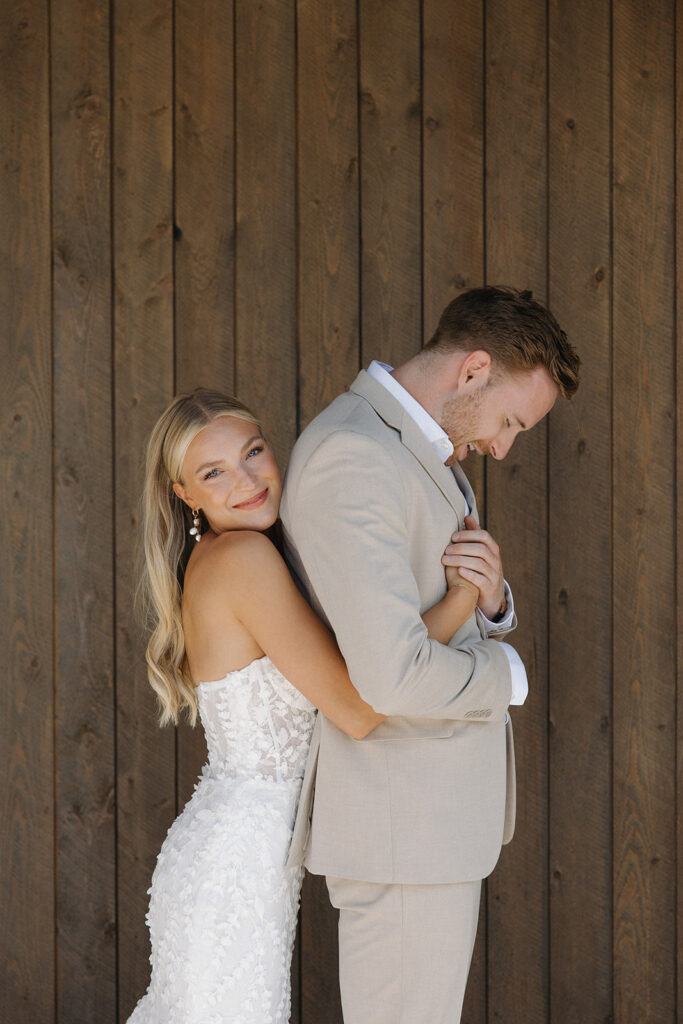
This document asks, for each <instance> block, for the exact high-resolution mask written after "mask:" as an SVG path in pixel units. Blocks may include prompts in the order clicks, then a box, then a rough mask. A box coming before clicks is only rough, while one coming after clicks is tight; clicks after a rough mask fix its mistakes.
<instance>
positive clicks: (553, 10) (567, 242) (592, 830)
mask: <svg viewBox="0 0 683 1024" xmlns="http://www.w3.org/2000/svg"><path fill="white" fill-rule="evenodd" d="M549 14H550V25H549V39H550V50H549V57H550V66H549V79H550V81H549V94H550V138H549V164H550V187H549V232H550V239H549V299H550V305H551V308H552V309H553V312H554V313H555V315H556V316H557V318H558V320H559V322H560V324H561V325H562V327H563V328H564V329H565V331H566V332H567V334H568V336H569V338H570V340H571V341H572V342H573V343H574V344H575V346H576V347H577V349H578V351H579V354H580V356H581V359H582V362H583V367H582V382H581V386H580V389H579V392H578V394H577V396H576V398H575V399H573V400H572V401H571V403H568V402H565V401H562V400H560V401H558V402H557V404H556V406H555V409H554V410H553V412H552V414H551V416H550V442H549V452H548V456H549V457H548V469H549V531H550V532H549V553H550V554H549V558H550V565H549V592H550V594H549V611H550V619H549V627H550V628H549V647H550V650H549V675H550V698H549V720H550V734H549V747H550V761H549V797H550V802H549V842H550V846H549V865H550V886H551V888H550V975H549V984H550V1019H551V1020H553V1021H563V1022H564V1021H566V1024H591V1022H592V1024H603V1022H604V1021H605V1020H607V1019H608V1018H609V1017H610V1015H611V1012H612V982H611V979H612V942H611V925H610V919H611V901H612V897H611V845H612V828H611V760H612V743H611V738H612V730H611V723H612V701H611V662H612V651H611V642H610V635H611V627H612V622H611V586H610V582H611V581H610V577H611V558H610V540H611V517H610V507H611V494H610V454H611V448H610V437H611V426H612V424H611V408H610V406H611V403H610V400H609V396H610V394H611V376H610V375H611V365H610V286H611V253H610V131H609V126H610V85H611V81H610V51H609V38H610V25H609V10H608V8H607V7H606V6H602V5H599V4H598V5H596V4H592V3H590V2H580V3H574V2H572V3H568V2H566V0H553V3H551V5H550V8H549ZM587 524H589V528H588V529H586V525H587ZM579 808H580V812H579Z"/></svg>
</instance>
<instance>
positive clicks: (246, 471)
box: [234, 466, 255, 491]
mask: <svg viewBox="0 0 683 1024" xmlns="http://www.w3.org/2000/svg"><path fill="white" fill-rule="evenodd" d="M254 480H255V476H254V473H253V472H252V471H251V468H250V467H249V466H240V468H239V469H238V470H237V472H236V475H235V478H234V486H235V489H236V490H238V491H250V490H251V489H252V488H253V486H254Z"/></svg>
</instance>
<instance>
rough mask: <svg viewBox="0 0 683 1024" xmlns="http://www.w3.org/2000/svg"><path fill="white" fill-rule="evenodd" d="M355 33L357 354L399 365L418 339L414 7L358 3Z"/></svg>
mask: <svg viewBox="0 0 683 1024" xmlns="http://www.w3.org/2000/svg"><path fill="white" fill-rule="evenodd" d="M358 32H359V40H360V41H359V88H360V97H359V102H360V180H361V196H360V210H361V224H360V229H361V230H360V242H361V353H362V361H363V364H364V365H367V364H368V363H369V362H370V361H371V360H372V359H380V360H382V361H383V362H385V363H389V364H390V365H391V366H398V364H399V363H402V362H404V361H405V360H406V359H409V358H410V356H412V355H414V354H415V352H416V351H417V350H418V349H419V347H420V344H421V339H422V282H421V262H422V242H421V224H420V220H421V218H420V209H421V206H422V201H421V200H422V197H421V153H420V148H421V125H420V121H421V76H420V7H419V4H416V3H415V2H414V0H376V2H373V3H367V4H360V5H359V23H358ZM389 41H391V44H390V45H389Z"/></svg>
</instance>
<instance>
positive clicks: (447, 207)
mask: <svg viewBox="0 0 683 1024" xmlns="http://www.w3.org/2000/svg"><path fill="white" fill-rule="evenodd" d="M483 45H484V17H483V3H482V0H464V2H461V3H458V4H452V5H445V4H443V3H442V2H441V0H424V3H423V5H422V79H423V110H422V139H423V148H422V179H423V190H422V218H423V220H422V232H423V271H422V273H423V283H424V326H423V338H424V340H425V341H428V340H429V338H430V337H431V336H432V334H433V333H434V331H435V330H436V325H437V323H438V321H439V317H440V315H441V313H442V311H443V309H444V307H445V306H446V305H447V304H448V303H449V302H450V301H451V300H452V299H453V298H455V296H456V295H459V294H460V292H462V291H464V290H465V289H467V288H473V287H477V286H480V285H482V284H483V283H484V59H483ZM465 469H466V472H467V476H468V479H469V481H470V484H471V485H472V487H473V488H474V490H475V493H476V495H477V505H478V508H479V513H480V516H482V517H483V516H484V512H485V505H484V490H483V484H484V463H483V460H482V459H477V460H476V461H475V460H469V461H468V462H467V463H466V465H465ZM486 902H487V898H486V888H484V889H483V890H482V901H481V910H480V918H479V929H478V935H477V942H476V945H475V949H474V956H473V960H472V966H471V968H470V973H469V981H468V986H467V992H466V995H465V1003H464V1006H463V1011H462V1020H463V1024H480V1022H482V1024H483V1022H484V1021H485V1020H486Z"/></svg>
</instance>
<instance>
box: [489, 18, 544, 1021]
mask: <svg viewBox="0 0 683 1024" xmlns="http://www.w3.org/2000/svg"><path fill="white" fill-rule="evenodd" d="M485 31H486V68H487V79H486V118H487V121H486V183H487V184H486V278H487V281H488V283H489V284H511V285H513V286H515V287H517V288H531V289H532V290H533V292H534V295H535V296H536V298H538V299H539V300H541V301H543V300H544V299H545V296H546V288H547V268H546V218H547V196H546V159H547V138H546V14H545V5H539V4H537V3H535V2H533V0H520V2H519V3H516V4H514V5H510V4H508V3H505V2H502V0H490V2H488V3H487V5H486V27H485ZM486 512H487V516H486V521H487V526H488V529H489V530H490V531H491V533H492V535H493V536H494V537H495V538H496V539H497V541H498V543H499V544H500V547H501V551H502V554H503V565H504V568H505V573H506V576H507V578H508V579H509V581H510V583H511V586H512V590H513V593H514V597H515V604H516V609H517V613H518V616H519V623H520V625H519V628H518V629H517V631H516V632H515V634H514V635H513V637H512V643H513V645H514V646H515V648H516V649H517V650H518V651H519V653H520V655H521V657H522V660H523V661H524V664H525V665H526V669H527V674H528V677H529V697H528V698H527V701H526V704H525V706H524V707H523V708H519V709H513V711H512V718H513V723H514V728H515V752H516V758H517V830H516V835H515V838H514V840H513V842H512V843H511V844H510V846H508V847H505V848H504V850H503V852H502V855H501V860H500V862H499V864H498V867H497V868H496V870H495V871H494V873H493V875H492V876H491V878H490V880H489V885H488V910H489V922H488V939H489V951H488V954H489V956H488V963H489V985H488V993H489V1006H488V1012H489V1019H490V1020H491V1021H499V1020H500V1021H503V1020H504V1021H509V1019H510V1014H511V1013H515V1014H516V1015H517V1019H519V1020H524V1021H525V1022H527V1024H531V1022H542V1021H543V1022H544V1021H545V1020H546V1019H547V1014H548V922H547V914H548V885H547V857H548V828H547V801H548V777H547V715H548V704H547V605H546V602H547V583H546V580H547V568H548V567H547V528H546V527H547V524H546V517H547V480H546V425H545V424H541V425H540V426H537V427H536V428H535V430H533V431H532V432H531V433H529V434H524V435H522V436H521V437H520V438H519V439H518V440H517V441H516V442H515V446H514V448H513V449H512V451H511V452H510V454H509V455H508V456H507V458H506V460H505V461H504V462H503V463H500V464H498V463H493V462H492V461H491V460H488V461H487V466H486Z"/></svg>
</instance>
